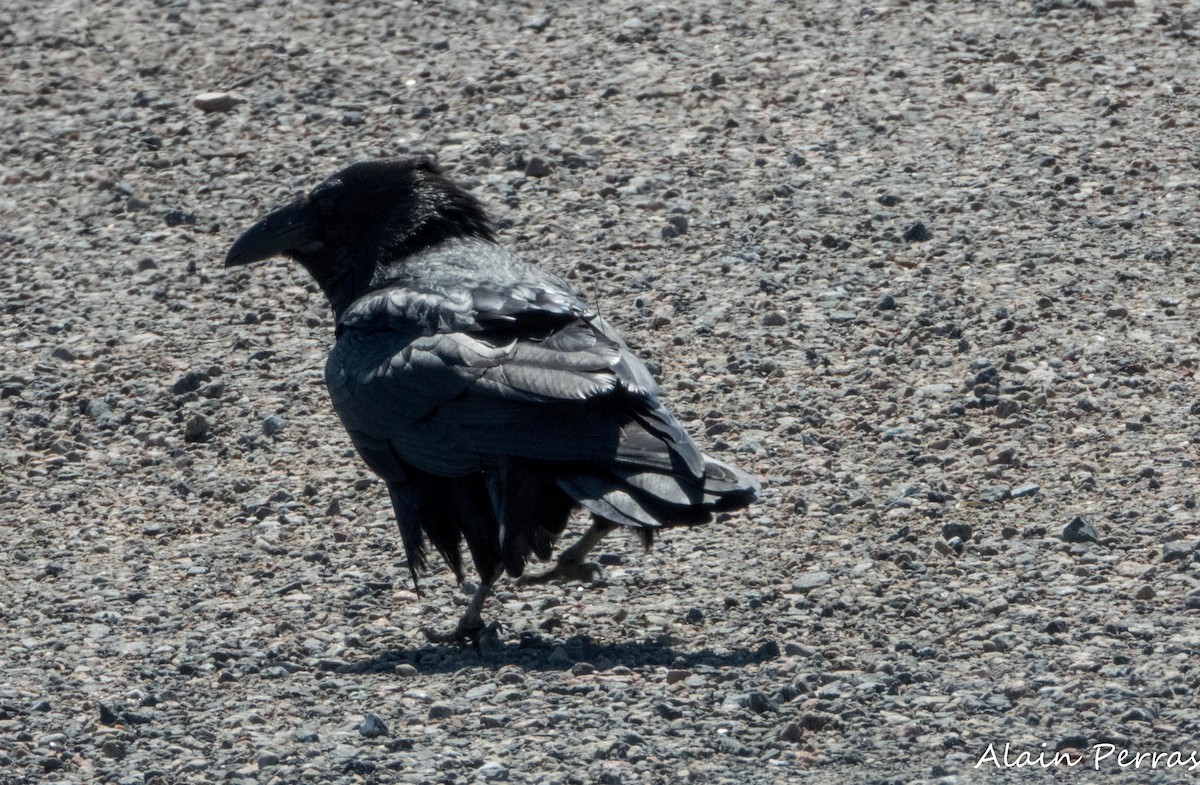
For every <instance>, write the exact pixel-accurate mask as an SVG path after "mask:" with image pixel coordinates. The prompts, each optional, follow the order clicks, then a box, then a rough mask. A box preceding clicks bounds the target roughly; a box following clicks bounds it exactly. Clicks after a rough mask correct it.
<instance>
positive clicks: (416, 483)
mask: <svg viewBox="0 0 1200 785" xmlns="http://www.w3.org/2000/svg"><path fill="white" fill-rule="evenodd" d="M277 254H281V255H285V256H289V257H291V258H293V259H295V260H297V261H299V262H300V263H301V264H302V265H304V267H305V268H306V269H307V270H308V271H309V272H310V273H311V274H312V275H313V277H314V279H315V280H316V281H317V282H318V284H320V286H321V288H322V290H323V291H324V292H325V294H326V296H327V297H328V298H329V301H330V304H331V306H332V308H333V311H334V315H335V319H336V323H337V341H336V343H335V345H334V347H333V350H332V351H331V353H330V356H329V360H328V363H327V365H326V373H325V378H326V383H327V385H328V387H329V392H330V395H331V397H332V399H333V404H334V408H335V409H336V410H337V412H338V415H339V416H340V418H341V420H342V423H343V424H344V425H345V427H346V430H347V431H348V432H349V434H350V437H351V439H352V440H353V441H354V444H355V446H356V447H357V448H358V451H359V453H360V454H361V455H362V457H363V459H364V460H365V461H366V462H367V464H368V465H369V466H370V467H371V469H372V470H373V471H374V472H376V473H377V474H378V475H379V476H381V477H382V478H383V479H384V480H386V481H387V485H388V489H389V492H390V494H391V498H392V504H393V508H394V509H395V512H396V519H397V523H398V525H399V528H400V533H401V537H402V540H403V544H404V548H405V551H406V553H407V555H408V559H409V565H410V568H411V569H412V571H413V578H414V580H415V579H416V576H417V574H418V573H419V571H420V570H421V569H422V568H423V567H424V566H425V563H426V549H427V543H431V544H432V545H433V547H434V549H435V550H436V551H437V552H438V553H440V554H441V556H442V557H443V558H444V559H445V561H446V562H447V563H448V564H449V565H450V567H451V569H453V570H454V572H455V574H456V575H457V576H458V577H459V578H460V579H461V578H462V576H463V568H462V557H461V553H460V544H461V543H462V542H463V541H465V542H466V544H467V546H468V550H469V552H470V555H471V557H472V559H473V561H474V564H475V567H476V569H477V570H478V571H479V573H480V576H481V578H482V585H483V587H484V588H483V589H482V590H481V594H480V596H479V597H477V602H473V603H472V608H473V609H474V618H470V619H468V618H464V620H463V623H461V624H460V626H459V630H458V631H457V633H459V634H460V635H461V634H462V633H464V632H470V631H471V629H474V628H476V627H478V626H479V619H478V605H479V603H481V602H482V592H485V591H486V587H487V586H490V584H491V582H492V581H494V580H495V578H496V577H497V576H498V575H499V572H500V571H501V570H504V571H507V572H508V573H509V574H510V575H513V576H520V575H521V574H522V573H523V571H524V569H525V564H526V561H527V560H528V558H530V556H537V557H538V558H541V559H546V558H548V557H549V556H550V555H551V550H552V546H553V544H554V542H555V541H556V540H557V539H558V537H559V535H561V533H562V531H563V529H564V527H565V526H566V523H567V519H568V516H569V514H570V512H571V510H572V509H574V508H575V507H576V506H582V507H584V508H585V509H587V510H588V511H589V512H590V513H592V514H593V516H594V517H595V518H596V519H598V524H597V527H598V528H597V530H596V532H595V533H594V534H593V536H592V538H590V539H589V538H585V539H588V542H587V544H582V543H581V545H580V546H577V547H579V552H578V554H576V552H575V551H572V556H573V557H574V556H575V555H579V556H580V557H581V556H582V554H583V553H586V550H587V549H588V548H590V547H591V545H594V540H598V539H599V537H600V536H602V535H603V533H604V531H606V530H607V528H609V526H610V523H611V524H622V525H626V526H630V527H634V528H636V529H639V530H641V531H642V532H643V534H644V538H645V539H646V541H647V542H648V541H649V539H650V536H651V533H652V532H653V531H654V530H655V529H657V528H658V527H661V526H669V525H675V524H696V523H703V522H705V521H707V520H709V519H710V518H711V515H712V513H713V512H714V511H717V510H731V509H737V508H740V507H744V506H746V505H748V504H749V503H750V502H752V501H753V500H754V498H755V494H756V491H757V483H756V482H755V481H754V480H753V479H752V478H751V477H750V476H748V475H746V474H745V473H743V472H741V471H740V470H738V469H735V468H734V467H732V466H729V465H726V464H724V463H721V462H719V461H717V460H715V459H713V458H711V457H709V456H706V455H703V454H702V453H701V452H700V451H699V450H698V449H697V448H696V445H695V444H694V443H693V442H692V440H691V439H690V438H689V437H688V435H687V434H686V433H685V432H684V431H683V429H682V428H681V427H680V425H679V423H678V422H676V420H675V419H674V418H673V417H672V416H671V414H670V413H669V412H668V411H667V410H666V409H665V408H664V407H663V405H662V404H661V403H660V402H659V400H658V397H657V387H656V385H655V382H654V380H653V378H652V377H651V375H650V373H649V371H648V370H647V369H646V366H645V365H644V364H643V363H642V361H641V360H639V359H638V358H637V357H635V356H634V355H633V354H632V352H630V351H629V349H628V347H627V346H626V345H625V343H624V342H623V341H622V340H621V338H620V336H619V335H618V334H617V333H616V332H615V331H614V330H613V329H612V328H611V327H610V326H609V325H608V324H606V323H605V322H604V320H603V319H601V318H600V317H599V316H598V315H597V314H595V313H594V312H593V311H591V310H590V309H589V308H588V306H587V304H586V303H585V302H584V301H583V300H582V299H581V298H580V297H578V296H577V295H576V294H574V293H573V292H572V291H571V290H570V288H569V287H568V286H567V285H566V284H565V283H564V282H563V281H562V280H561V279H559V278H557V277H556V276H554V275H552V274H550V273H548V272H545V271H543V270H541V269H540V268H538V267H534V266H532V265H529V264H526V263H524V262H522V261H521V260H519V259H518V258H517V257H515V256H513V255H512V254H510V253H509V252H507V251H506V250H504V249H503V248H502V247H500V246H499V245H498V244H496V242H495V240H494V237H493V234H492V230H491V228H490V226H489V224H488V222H487V220H486V218H485V216H484V214H483V210H482V208H481V207H480V205H479V203H478V202H477V201H476V200H475V199H474V198H473V197H472V196H470V195H469V194H468V193H466V192H465V191H463V190H462V189H460V188H458V187H457V186H455V185H453V184H452V183H451V182H450V181H449V180H447V179H446V178H445V177H444V176H443V175H442V174H441V173H440V172H439V171H438V170H437V169H436V167H435V166H434V165H433V164H432V163H430V162H429V161H428V160H426V159H422V158H399V159H389V160H381V161H371V162H365V163H360V164H355V165H354V166H351V167H349V168H347V169H345V170H343V171H341V172H339V173H338V174H336V175H334V176H333V177H331V178H330V179H329V180H327V181H325V182H324V183H322V184H321V185H319V186H317V188H316V189H314V190H313V192H312V193H311V194H310V195H309V196H308V197H306V198H305V199H302V200H300V201H298V202H296V203H294V204H292V205H288V206H287V207H284V208H281V209H280V210H277V211H275V212H274V213H272V214H271V215H269V216H267V217H265V218H264V219H262V221H260V222H259V223H258V224H256V225H255V226H254V227H252V228H251V229H249V230H247V232H246V233H245V234H243V235H242V237H240V238H239V239H238V241H237V242H236V243H235V244H234V246H233V247H232V248H231V249H230V251H229V254H228V256H227V259H226V264H227V265H237V264H245V263H249V262H252V261H257V260H259V259H263V258H266V257H269V256H273V255H277ZM470 615H471V611H470V610H469V611H468V616H470ZM464 625H466V627H468V628H471V629H467V630H464Z"/></svg>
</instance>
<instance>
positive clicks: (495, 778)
mask: <svg viewBox="0 0 1200 785" xmlns="http://www.w3.org/2000/svg"><path fill="white" fill-rule="evenodd" d="M475 773H476V774H477V775H479V777H481V778H482V779H484V780H486V781H487V782H502V781H504V780H507V779H508V769H507V768H505V767H504V764H502V763H498V762H496V761H494V760H493V761H488V762H487V763H485V764H483V765H482V766H480V767H479V768H478V769H476V770H475Z"/></svg>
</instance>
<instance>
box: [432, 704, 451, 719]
mask: <svg viewBox="0 0 1200 785" xmlns="http://www.w3.org/2000/svg"><path fill="white" fill-rule="evenodd" d="M453 716H454V707H453V706H451V705H450V704H449V703H435V704H433V705H432V706H430V707H429V719H431V720H444V719H446V718H447V717H453Z"/></svg>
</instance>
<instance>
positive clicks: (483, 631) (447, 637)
mask: <svg viewBox="0 0 1200 785" xmlns="http://www.w3.org/2000/svg"><path fill="white" fill-rule="evenodd" d="M421 632H422V633H424V634H425V639H426V640H428V641H429V642H430V643H459V644H464V645H473V646H477V645H479V642H480V641H482V640H483V639H484V638H488V637H493V638H494V637H498V636H499V633H500V624H499V622H492V623H491V624H484V623H483V621H482V620H477V621H468V620H467V619H463V620H462V621H460V622H459V623H458V625H457V626H455V628H454V629H453V630H450V631H449V632H438V631H437V630H435V629H433V628H432V627H422V628H421Z"/></svg>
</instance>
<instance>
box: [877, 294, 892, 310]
mask: <svg viewBox="0 0 1200 785" xmlns="http://www.w3.org/2000/svg"><path fill="white" fill-rule="evenodd" d="M875 310H876V311H894V310H896V298H895V297H893V296H892V295H890V294H885V295H884V296H883V297H880V298H879V302H877V303H875Z"/></svg>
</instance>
